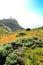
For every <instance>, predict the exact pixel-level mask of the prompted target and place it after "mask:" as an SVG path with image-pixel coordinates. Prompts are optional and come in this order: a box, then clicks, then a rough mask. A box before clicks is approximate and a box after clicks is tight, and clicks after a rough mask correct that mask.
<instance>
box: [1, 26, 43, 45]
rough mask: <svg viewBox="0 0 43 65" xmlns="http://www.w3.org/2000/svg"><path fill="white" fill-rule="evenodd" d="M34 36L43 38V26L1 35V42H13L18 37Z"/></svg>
mask: <svg viewBox="0 0 43 65" xmlns="http://www.w3.org/2000/svg"><path fill="white" fill-rule="evenodd" d="M33 36H37V37H39V38H41V39H43V27H40V28H36V29H31V30H28V31H27V30H18V31H16V32H13V33H10V34H8V35H4V36H0V44H1V43H7V42H13V41H15V40H18V39H22V38H30V37H33Z"/></svg>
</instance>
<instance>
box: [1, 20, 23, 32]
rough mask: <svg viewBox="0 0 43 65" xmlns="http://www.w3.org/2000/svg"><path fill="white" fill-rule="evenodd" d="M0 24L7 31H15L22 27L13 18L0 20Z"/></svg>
mask: <svg viewBox="0 0 43 65" xmlns="http://www.w3.org/2000/svg"><path fill="white" fill-rule="evenodd" d="M0 25H2V26H4V27H5V28H7V29H8V30H9V31H16V30H19V29H23V28H22V27H21V26H20V25H19V24H18V22H17V21H16V20H15V19H3V20H0Z"/></svg>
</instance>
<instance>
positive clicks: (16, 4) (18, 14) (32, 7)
mask: <svg viewBox="0 0 43 65" xmlns="http://www.w3.org/2000/svg"><path fill="white" fill-rule="evenodd" d="M10 16H12V17H13V18H15V19H16V20H17V21H18V23H19V24H20V25H21V26H22V27H23V28H28V27H29V28H35V27H40V26H43V0H0V19H3V18H10Z"/></svg>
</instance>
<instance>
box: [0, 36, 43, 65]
mask: <svg viewBox="0 0 43 65" xmlns="http://www.w3.org/2000/svg"><path fill="white" fill-rule="evenodd" d="M0 65H43V40H41V39H39V38H37V37H32V38H26V39H20V40H17V41H15V42H11V43H6V44H3V45H0Z"/></svg>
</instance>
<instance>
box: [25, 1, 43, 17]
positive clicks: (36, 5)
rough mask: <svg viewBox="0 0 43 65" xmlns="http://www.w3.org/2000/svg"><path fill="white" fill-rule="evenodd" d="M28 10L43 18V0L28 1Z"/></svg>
mask: <svg viewBox="0 0 43 65" xmlns="http://www.w3.org/2000/svg"><path fill="white" fill-rule="evenodd" d="M26 8H27V9H28V10H29V9H30V10H32V11H34V12H35V13H36V14H38V15H39V16H43V0H30V1H29V0H26Z"/></svg>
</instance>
